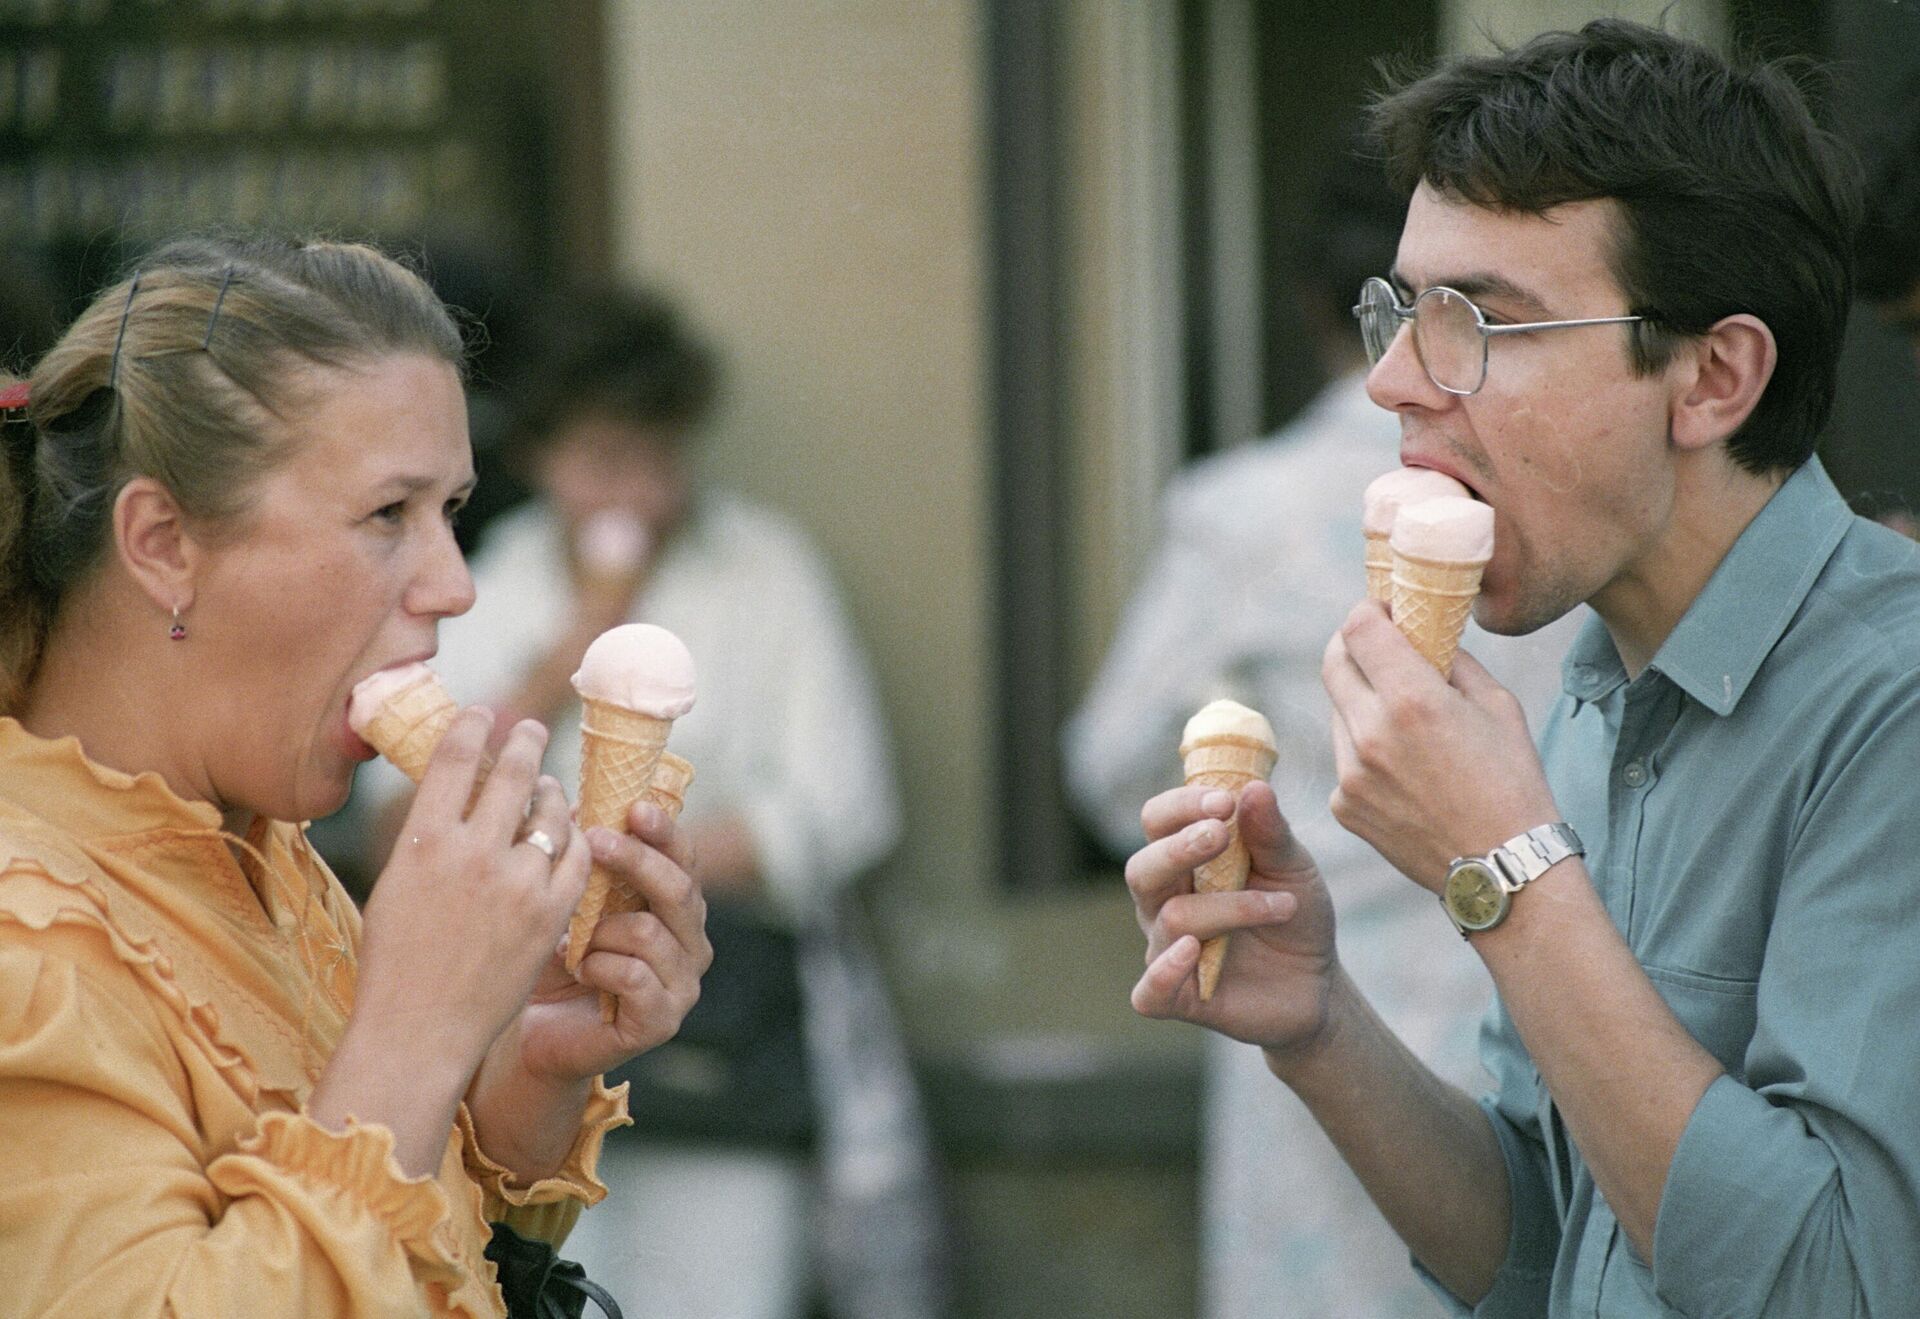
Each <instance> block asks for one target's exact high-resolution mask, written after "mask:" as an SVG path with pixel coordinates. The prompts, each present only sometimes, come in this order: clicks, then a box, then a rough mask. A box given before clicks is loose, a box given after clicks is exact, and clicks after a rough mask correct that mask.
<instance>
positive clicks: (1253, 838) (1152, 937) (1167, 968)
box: [1127, 783, 1335, 1053]
mask: <svg viewBox="0 0 1920 1319" xmlns="http://www.w3.org/2000/svg"><path fill="white" fill-rule="evenodd" d="M1236 806H1237V808H1238V810H1239V812H1240V837H1241V839H1242V840H1243V841H1244V842H1245V843H1246V845H1247V854H1248V857H1249V859H1250V861H1251V868H1250V870H1249V873H1248V876H1247V888H1246V890H1245V891H1244V892H1240V893H1195V892H1194V891H1193V872H1194V868H1195V867H1196V866H1199V865H1200V864H1202V863H1203V862H1206V861H1210V860H1212V859H1213V858H1214V857H1216V856H1218V855H1219V854H1220V853H1221V852H1222V851H1224V850H1226V845H1227V829H1226V825H1225V824H1224V823H1223V822H1224V821H1225V820H1226V819H1228V818H1229V817H1230V816H1232V814H1233V812H1234V810H1235V809H1236ZM1140 820H1141V824H1142V826H1143V827H1144V829H1145V830H1146V835H1147V839H1148V841H1147V845H1146V846H1145V847H1143V848H1141V849H1140V850H1139V851H1138V852H1136V853H1134V854H1133V856H1132V857H1131V858H1129V859H1128V861H1127V887H1128V889H1129V890H1131V891H1132V893H1133V902H1134V913H1135V916H1136V918H1137V919H1138V920H1139V922H1140V928H1141V930H1142V931H1143V932H1144V933H1145V934H1146V936H1147V969H1146V973H1145V974H1144V975H1142V976H1141V977H1140V980H1139V982H1138V983H1137V984H1135V985H1134V988H1133V1007H1134V1010H1135V1011H1136V1012H1139V1013H1140V1014H1141V1015H1143V1016H1148V1017H1163V1018H1177V1019H1180V1020H1183V1021H1192V1022H1198V1023H1199V1024H1201V1025H1203V1026H1208V1027H1210V1028H1212V1029H1214V1030H1217V1031H1219V1032H1221V1033H1222V1034H1224V1035H1229V1036H1231V1037H1233V1038H1234V1039H1237V1040H1244V1041H1247V1042H1249V1043H1252V1044H1258V1045H1261V1046H1263V1047H1265V1048H1267V1049H1269V1050H1271V1051H1277V1052H1282V1053H1284V1052H1287V1051H1291V1050H1296V1049H1299V1048H1302V1047H1304V1046H1306V1045H1309V1044H1311V1043H1313V1042H1314V1041H1315V1040H1316V1039H1317V1038H1318V1036H1319V1033H1320V1031H1321V1030H1322V1029H1323V1028H1324V1026H1325V1025H1326V1021H1327V993H1328V985H1329V982H1330V980H1331V977H1332V974H1333V971H1334V968H1335V958H1334V948H1333V904H1332V902H1331V901H1330V900H1329V898H1328V896H1327V890H1326V885H1325V884H1324V883H1323V882H1322V880H1321V878H1320V872H1319V869H1318V868H1317V867H1316V866H1315V865H1314V864H1313V858H1312V857H1310V856H1308V855H1307V853H1306V849H1304V848H1302V847H1301V846H1300V844H1299V841H1298V840H1296V839H1295V838H1294V836H1293V831H1292V830H1290V829H1289V828H1288V827H1287V823H1286V821H1285V820H1284V819H1282V818H1281V815H1280V807H1279V804H1278V803H1277V802H1276V801H1275V800H1274V796H1273V789H1272V788H1271V787H1270V786H1269V785H1267V784H1265V783H1251V784H1248V785H1247V787H1246V788H1244V789H1242V791H1241V793H1240V797H1239V800H1238V802H1237V803H1236V801H1235V799H1234V797H1233V794H1231V793H1229V792H1226V791H1224V790H1222V789H1219V788H1211V789H1208V788H1198V787H1184V788H1174V789H1172V790H1171V791H1169V792H1163V793H1161V794H1160V795H1159V796H1157V797H1155V798H1154V799H1153V800H1151V801H1149V802H1148V803H1147V804H1146V807H1145V808H1144V809H1143V810H1142V811H1141V813H1140ZM1229 931H1235V932H1237V933H1235V936H1234V938H1233V940H1232V941H1231V942H1230V943H1229V945H1228V948H1227V960H1226V968H1225V971H1224V972H1223V974H1222V975H1221V978H1220V985H1219V988H1218V989H1217V990H1216V991H1215V992H1214V995H1213V998H1212V1000H1211V1001H1208V1002H1202V1001H1201V999H1200V985H1199V980H1198V977H1197V976H1196V975H1195V974H1194V971H1195V967H1196V966H1197V965H1198V963H1199V960H1200V943H1201V941H1202V940H1204V939H1208V938H1211V937H1212V936H1214V935H1216V934H1224V933H1227V932H1229Z"/></svg>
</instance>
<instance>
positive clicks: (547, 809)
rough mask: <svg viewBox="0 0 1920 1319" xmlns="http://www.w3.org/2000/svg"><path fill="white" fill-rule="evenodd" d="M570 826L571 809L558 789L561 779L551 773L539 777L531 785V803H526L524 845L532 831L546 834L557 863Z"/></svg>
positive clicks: (521, 836)
mask: <svg viewBox="0 0 1920 1319" xmlns="http://www.w3.org/2000/svg"><path fill="white" fill-rule="evenodd" d="M572 825H573V818H572V812H571V808H569V807H568V805H567V794H566V793H565V791H563V790H562V789H561V787H560V780H558V779H556V778H554V777H553V775H551V774H542V775H541V776H540V777H539V779H538V780H537V781H536V782H535V783H534V785H533V800H532V801H531V802H529V803H527V818H526V822H525V824H523V825H522V826H521V829H520V841H522V842H525V841H526V840H527V839H528V838H530V837H532V836H533V834H534V833H535V832H539V833H542V834H545V835H546V837H547V841H548V843H550V844H551V845H552V847H553V859H554V860H555V861H558V860H559V858H560V851H561V849H562V848H564V847H565V846H566V844H567V834H568V832H569V830H570V829H571V828H572Z"/></svg>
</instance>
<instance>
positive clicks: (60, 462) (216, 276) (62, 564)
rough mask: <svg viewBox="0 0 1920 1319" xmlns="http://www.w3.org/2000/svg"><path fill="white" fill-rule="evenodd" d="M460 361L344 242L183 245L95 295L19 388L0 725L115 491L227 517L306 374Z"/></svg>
mask: <svg viewBox="0 0 1920 1319" xmlns="http://www.w3.org/2000/svg"><path fill="white" fill-rule="evenodd" d="M395 354H423V355H426V356H429V357H433V358H436V359H438V360H441V361H444V362H447V363H449V364H450V365H452V366H454V367H455V368H456V369H459V367H460V366H461V364H462V362H463V361H464V358H465V347H464V344H463V342H462V338H461V334H460V330H459V328H458V327H457V326H456V325H455V323H454V320H453V318H452V316H451V315H449V313H448V311H447V309H446V307H445V306H444V305H443V304H442V303H441V301H440V299H439V298H438V297H437V296H436V295H435V294H434V292H433V290H432V289H430V288H429V287H428V286H427V284H426V282H425V281H424V280H422V279H421V278H420V277H419V276H418V275H417V274H415V273H414V272H412V271H410V270H408V269H407V268H406V267H404V266H402V265H400V264H399V263H398V262H396V261H394V260H393V259H392V258H390V257H388V256H386V255H384V254H383V253H381V252H378V251H376V250H375V249H373V248H371V247H367V246H363V245H360V244H355V243H329V242H314V243H295V242H288V241H284V240H277V239H249V240H245V241H232V240H224V239H188V240H183V241H179V242H175V243H172V244H169V245H168V246H166V247H165V248H163V249H161V250H160V251H158V252H156V253H154V254H153V255H151V256H149V257H147V258H146V259H144V260H143V261H141V262H140V264H139V267H138V269H137V271H136V272H135V273H134V274H132V275H131V276H129V277H128V278H127V279H125V280H122V281H121V282H120V283H118V284H115V285H114V286H112V287H110V288H108V289H106V290H105V291H104V292H102V293H101V294H100V295H99V296H98V297H97V298H95V299H94V301H93V303H92V304H91V305H90V306H89V307H88V308H87V309H86V311H85V312H83V313H82V314H81V316H80V318H79V319H78V320H76V321H75V322H74V323H73V325H72V326H71V327H69V329H68V330H67V332H66V333H65V334H64V335H63V336H61V338H60V341H59V342H58V343H56V344H55V345H54V346H53V347H52V348H51V349H49V350H48V352H47V353H46V355H45V356H43V357H42V358H41V359H40V361H39V362H38V363H37V364H36V365H35V366H34V368H33V371H32V373H31V375H30V376H29V378H28V397H27V406H26V412H25V418H24V424H8V425H6V426H4V427H0V432H3V433H4V436H5V449H6V455H5V457H6V461H5V463H4V464H3V465H0V466H3V467H4V473H3V477H4V479H0V714H4V713H9V712H11V711H13V710H14V709H15V708H16V707H17V705H18V702H19V700H20V696H21V693H22V691H23V690H24V689H25V687H26V684H27V683H28V682H29V681H30V680H31V679H32V677H33V673H34V669H35V667H36V666H37V664H38V663H39V659H40V654H41V651H42V649H43V648H44V646H45V643H46V637H47V631H48V628H49V627H50V626H51V624H52V621H53V618H54V615H55V612H56V611H57V610H58V608H59V606H60V602H61V600H62V599H63V598H64V597H65V596H66V594H67V593H68V592H69V591H70V590H71V589H72V587H73V586H74V584H75V583H76V582H78V581H80V580H81V579H82V578H84V577H85V576H86V575H87V574H88V573H89V572H90V571H91V570H92V569H93V568H94V566H95V565H96V564H98V563H99V562H100V560H101V557H102V555H103V554H104V552H105V550H106V548H107V544H108V541H109V538H110V536H111V534H112V532H111V523H112V510H113V504H114V500H115V498H116V497H117V496H118V494H119V492H120V489H121V487H123V486H124V485H125V484H126V483H127V482H128V481H129V480H131V479H132V478H134V477H136V476H148V477H152V478H153V479H155V480H157V481H159V482H161V483H162V484H163V485H165V486H166V487H167V489H168V490H169V491H171V492H172V494H173V496H174V498H175V499H177V500H178V501H179V503H180V506H181V507H182V509H184V510H185V511H186V513H187V514H188V515H189V516H190V517H196V518H201V519H205V520H208V521H209V522H212V523H215V524H217V523H218V522H220V521H222V520H225V519H229V518H231V517H233V516H234V515H235V514H237V513H239V512H241V511H242V510H243V509H244V508H245V506H246V502H247V499H248V496H249V494H250V492H251V491H252V489H253V487H254V483H255V482H256V481H257V480H258V479H259V478H260V477H261V476H262V475H263V474H265V473H266V472H268V471H270V470H271V469H272V468H273V467H275V466H276V465H277V464H278V463H279V462H281V461H282V460H283V459H284V458H285V457H286V456H287V453H288V447H289V445H290V443H291V433H290V431H289V429H288V427H287V426H286V425H284V424H283V423H284V422H285V421H286V420H287V418H289V417H290V416H291V415H292V414H293V413H294V412H295V411H297V410H298V409H299V407H300V406H301V404H302V402H303V401H304V400H305V399H306V398H307V397H308V393H307V391H308V390H310V388H311V386H312V383H313V382H312V380H311V376H310V371H311V369H312V368H315V367H322V368H325V367H331V368H346V369H351V368H353V367H356V366H361V365H364V364H366V363H368V362H370V361H375V360H378V359H381V358H384V357H388V356H392V355H395Z"/></svg>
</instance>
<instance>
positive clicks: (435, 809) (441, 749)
mask: <svg viewBox="0 0 1920 1319" xmlns="http://www.w3.org/2000/svg"><path fill="white" fill-rule="evenodd" d="M492 728H493V712H492V711H491V710H487V709H484V708H483V707H480V706H470V707H468V708H467V709H465V710H462V711H461V712H460V713H459V714H457V715H455V716H454V717H453V723H451V724H450V725H448V727H447V731H446V733H445V735H444V736H442V737H441V739H440V744H439V745H438V746H436V747H434V749H433V755H432V756H431V757H429V758H428V760H427V772H426V773H425V774H423V775H421V776H420V791H419V792H417V793H415V794H414V798H413V807H412V809H411V810H410V811H409V812H408V813H407V823H408V826H409V827H412V826H414V825H415V824H419V823H426V822H429V821H439V822H452V821H457V820H459V819H460V817H461V816H462V815H463V814H465V813H466V809H467V801H468V799H469V798H470V797H472V796H473V781H474V779H476V778H478V777H479V774H480V757H481V753H482V751H483V750H484V749H485V747H486V745H487V734H488V733H489V732H490V731H491V730H492Z"/></svg>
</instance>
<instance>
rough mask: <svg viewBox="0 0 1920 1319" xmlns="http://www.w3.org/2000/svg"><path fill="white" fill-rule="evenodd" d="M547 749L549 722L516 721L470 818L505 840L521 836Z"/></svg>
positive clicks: (554, 836) (555, 835) (488, 831)
mask: <svg viewBox="0 0 1920 1319" xmlns="http://www.w3.org/2000/svg"><path fill="white" fill-rule="evenodd" d="M546 750H547V729H546V725H544V724H542V723H540V722H539V721H538V720H536V719H522V720H521V721H520V722H519V723H517V724H515V725H514V726H513V730H512V731H511V732H509V733H508V734H507V740H506V741H505V742H503V743H501V744H500V755H499V758H498V759H497V760H495V761H494V765H493V770H492V772H490V773H489V774H488V775H487V785H486V786H485V787H484V788H482V789H481V790H480V799H479V800H478V801H476V802H475V803H474V804H473V810H472V812H471V813H470V814H469V815H468V817H467V818H468V820H470V821H471V822H472V823H473V824H474V825H476V826H478V827H479V828H481V829H483V830H485V831H486V832H487V833H489V834H491V835H494V836H496V837H498V838H500V839H502V840H503V841H505V840H510V839H512V838H514V837H516V836H518V834H519V833H520V829H521V825H522V824H523V823H524V821H525V820H526V815H527V802H528V799H529V798H531V797H532V796H533V795H534V781H535V780H536V779H538V778H539V776H540V757H541V756H543V755H545V754H546ZM547 833H548V834H549V835H550V836H551V837H552V838H553V839H554V841H555V842H558V841H559V840H560V835H559V834H558V833H555V832H554V831H553V830H552V829H549V830H547Z"/></svg>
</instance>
